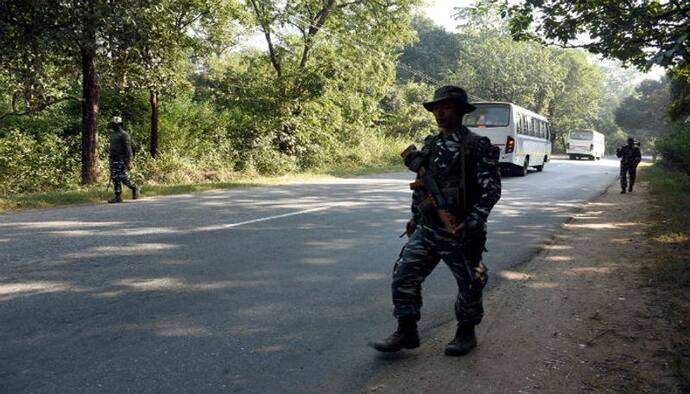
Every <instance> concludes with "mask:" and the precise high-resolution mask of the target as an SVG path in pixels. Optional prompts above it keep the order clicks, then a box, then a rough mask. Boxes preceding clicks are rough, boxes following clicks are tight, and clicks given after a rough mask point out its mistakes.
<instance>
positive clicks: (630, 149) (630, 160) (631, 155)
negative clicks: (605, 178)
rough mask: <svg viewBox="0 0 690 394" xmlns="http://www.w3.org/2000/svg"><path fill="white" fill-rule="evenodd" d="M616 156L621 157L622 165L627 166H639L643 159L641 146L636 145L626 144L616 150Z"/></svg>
mask: <svg viewBox="0 0 690 394" xmlns="http://www.w3.org/2000/svg"><path fill="white" fill-rule="evenodd" d="M616 156H618V157H620V159H621V165H623V166H626V167H637V165H638V164H640V161H641V160H642V154H641V153H640V148H638V147H636V146H629V145H625V146H623V147H622V148H619V149H618V150H617V151H616Z"/></svg>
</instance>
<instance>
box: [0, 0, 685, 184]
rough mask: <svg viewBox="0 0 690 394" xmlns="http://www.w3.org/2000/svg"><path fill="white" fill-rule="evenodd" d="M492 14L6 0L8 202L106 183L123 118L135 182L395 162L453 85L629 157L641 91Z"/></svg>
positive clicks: (3, 113)
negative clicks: (634, 103) (599, 136)
mask: <svg viewBox="0 0 690 394" xmlns="http://www.w3.org/2000/svg"><path fill="white" fill-rule="evenodd" d="M490 3H491V2H488V1H485V2H480V3H478V6H477V7H475V8H467V9H462V10H460V12H459V14H458V23H459V24H460V25H461V28H460V32H459V33H450V32H447V31H445V30H443V29H442V28H440V27H438V26H435V25H434V24H433V23H432V22H431V21H430V20H428V19H426V18H424V17H421V16H416V17H414V18H412V17H411V16H410V15H413V14H414V12H413V10H414V8H415V7H416V6H418V1H417V0H391V1H387V2H359V1H353V2H341V1H336V0H299V1H291V2H275V1H269V0H249V1H245V2H235V1H225V2H215V1H210V0H157V1H140V0H128V1H123V2H117V5H116V6H113V7H108V6H106V5H107V4H109V3H106V2H105V1H103V0H73V1H67V2H45V1H42V0H31V1H18V0H0V37H1V38H0V44H2V45H3V47H4V48H6V50H5V51H3V52H2V53H1V54H0V153H1V154H2V159H1V160H0V194H13V193H24V192H35V191H49V190H56V189H66V188H74V187H75V186H76V185H77V184H78V183H79V181H82V182H85V183H89V182H100V183H101V184H102V185H105V184H106V183H107V175H108V173H107V169H106V163H105V159H106V156H107V155H106V150H107V138H103V137H104V136H103V135H101V136H100V138H99V134H98V131H99V130H100V131H101V134H103V131H104V130H105V124H106V122H107V120H108V119H109V118H110V117H111V116H113V115H119V116H122V117H123V118H124V119H125V127H126V128H127V129H128V130H129V132H130V134H131V135H132V140H133V141H134V144H135V150H136V158H135V166H136V171H135V176H136V177H138V180H139V181H140V182H148V183H188V182H206V181H223V180H228V179H231V178H233V177H234V176H236V175H237V174H238V173H244V174H252V173H261V174H284V173H290V172H296V171H310V170H319V169H323V168H334V167H356V166H361V165H381V164H387V163H392V162H397V161H398V160H399V159H398V152H399V151H400V150H401V149H402V148H403V147H404V146H405V145H406V144H407V143H409V142H410V141H412V140H419V139H421V138H422V137H423V136H424V135H426V134H428V133H430V132H432V131H433V129H434V123H433V118H432V117H431V116H430V115H429V113H428V112H426V111H425V110H424V109H423V107H422V106H421V105H420V104H421V102H423V101H425V100H426V99H428V98H429V97H430V96H431V95H432V93H433V90H434V88H435V87H436V86H438V85H440V84H443V83H454V84H459V85H461V86H463V87H465V88H466V89H467V90H468V91H469V93H470V95H471V97H472V98H473V99H474V100H482V99H484V100H506V101H512V102H515V103H517V104H520V105H522V106H525V107H527V108H529V109H532V110H534V111H537V112H541V113H543V114H544V115H546V116H548V117H549V118H550V119H551V121H552V124H553V126H554V130H555V131H556V133H554V138H555V142H556V145H555V147H556V149H562V139H561V138H559V137H561V136H563V135H565V134H566V133H567V132H568V131H569V130H570V129H572V128H575V127H594V128H597V129H599V130H601V131H602V132H604V133H606V134H607V135H608V136H609V140H610V141H615V142H616V143H618V142H620V141H621V140H622V139H623V138H624V137H625V132H624V131H623V130H622V128H621V127H620V126H619V125H618V124H617V123H616V121H615V117H614V115H615V110H616V108H617V105H618V103H620V102H622V101H623V99H624V98H625V97H626V96H627V95H630V94H632V93H633V90H632V87H631V86H632V84H631V81H632V80H633V79H635V78H636V76H632V75H631V72H629V71H624V70H622V69H620V68H619V67H617V66H610V65H609V66H602V65H600V64H598V63H597V62H595V61H593V60H592V58H589V57H587V55H586V54H585V53H584V52H581V51H579V50H565V49H559V48H554V47H544V46H542V45H538V44H535V43H528V42H519V43H516V42H514V41H512V39H511V35H510V29H509V26H508V25H507V24H506V23H505V22H503V20H502V19H501V18H500V15H499V14H498V12H499V11H498V9H497V8H496V7H493V6H491V4H490ZM43 11H44V12H43ZM31 29H35V31H32V30H31ZM89 29H91V30H89ZM250 41H251V42H253V44H252V45H247V44H246V43H247V42H250ZM603 67H607V68H603ZM681 90H682V89H681ZM87 159H88V160H87Z"/></svg>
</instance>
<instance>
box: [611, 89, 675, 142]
mask: <svg viewBox="0 0 690 394" xmlns="http://www.w3.org/2000/svg"><path fill="white" fill-rule="evenodd" d="M670 101H671V96H670V83H669V80H668V78H663V79H661V80H660V81H656V80H652V79H650V80H645V81H642V82H640V84H639V85H638V86H637V88H636V89H635V92H634V93H633V94H632V95H630V96H628V97H626V98H625V99H624V100H623V101H622V102H621V105H620V106H619V107H618V109H617V110H616V123H618V125H619V126H620V127H621V128H623V129H624V130H625V131H626V132H627V133H628V134H629V135H631V136H634V137H635V139H637V140H641V141H642V142H643V144H644V145H647V144H649V145H651V146H653V144H654V141H655V140H656V139H657V138H658V137H660V136H661V135H663V133H664V131H665V130H666V128H667V120H668V117H667V115H666V110H667V109H668V106H669V104H670ZM644 145H643V146H644Z"/></svg>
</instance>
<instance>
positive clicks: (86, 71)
mask: <svg viewBox="0 0 690 394" xmlns="http://www.w3.org/2000/svg"><path fill="white" fill-rule="evenodd" d="M88 7H89V9H88V13H87V14H86V20H85V28H84V36H83V42H82V45H81V70H82V86H83V99H84V102H83V106H82V132H81V183H82V184H92V183H96V182H97V181H98V123H97V121H98V97H99V87H98V76H97V75H96V64H95V58H96V10H95V2H94V0H91V1H89V3H88Z"/></svg>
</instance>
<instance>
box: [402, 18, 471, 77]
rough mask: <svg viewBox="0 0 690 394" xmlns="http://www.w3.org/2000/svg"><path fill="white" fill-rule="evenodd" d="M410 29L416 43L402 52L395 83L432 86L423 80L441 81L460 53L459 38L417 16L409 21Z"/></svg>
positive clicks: (430, 21) (460, 43) (451, 68)
mask: <svg viewBox="0 0 690 394" xmlns="http://www.w3.org/2000/svg"><path fill="white" fill-rule="evenodd" d="M412 28H413V29H414V30H415V31H416V32H417V39H418V41H417V42H416V43H415V44H414V45H411V46H409V47H407V48H405V51H404V52H403V53H402V55H401V56H400V60H399V63H398V81H400V82H407V81H420V82H426V83H429V82H432V81H428V80H426V78H427V77H426V76H428V77H431V78H432V79H434V80H437V81H442V80H444V79H445V78H446V77H447V76H448V74H450V73H451V71H452V70H453V69H454V67H455V65H456V63H457V58H458V53H459V52H460V51H461V50H462V42H461V40H460V37H459V36H458V35H457V34H454V33H449V32H447V31H446V30H445V29H443V28H442V27H440V26H437V25H435V24H434V23H433V21H432V20H431V19H429V18H427V17H425V16H420V15H417V16H415V17H414V18H413V19H412ZM410 70H414V71H410ZM416 71H418V72H421V73H422V74H423V76H422V75H419V74H417V73H415V72H416Z"/></svg>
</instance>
